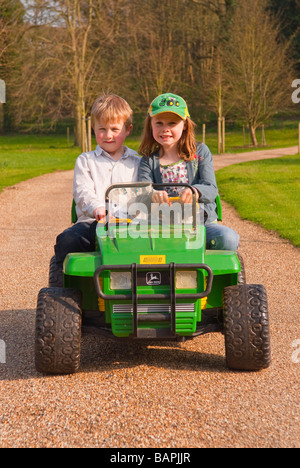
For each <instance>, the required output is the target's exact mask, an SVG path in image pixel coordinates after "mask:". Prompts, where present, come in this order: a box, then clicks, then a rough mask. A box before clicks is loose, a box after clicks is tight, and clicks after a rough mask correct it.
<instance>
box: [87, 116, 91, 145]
mask: <svg viewBox="0 0 300 468" xmlns="http://www.w3.org/2000/svg"><path fill="white" fill-rule="evenodd" d="M87 122H88V151H92V123H91V116H89V117H88V119H87Z"/></svg>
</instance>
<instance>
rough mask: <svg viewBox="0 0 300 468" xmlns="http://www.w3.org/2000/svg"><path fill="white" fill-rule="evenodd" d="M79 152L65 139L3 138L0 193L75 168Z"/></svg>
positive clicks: (1, 137) (41, 136)
mask: <svg viewBox="0 0 300 468" xmlns="http://www.w3.org/2000/svg"><path fill="white" fill-rule="evenodd" d="M79 153H80V150H79V148H74V147H67V139H66V137H64V136H44V135H16V136H0V192H1V190H3V188H4V187H8V186H10V185H15V184H17V183H18V182H21V181H23V180H27V179H31V178H32V177H37V176H39V175H42V174H47V173H50V172H54V171H56V170H68V169H73V168H74V165H75V160H76V157H77V156H78V155H79Z"/></svg>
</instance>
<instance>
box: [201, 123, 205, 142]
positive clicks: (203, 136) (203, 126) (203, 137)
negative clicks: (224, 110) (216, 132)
mask: <svg viewBox="0 0 300 468" xmlns="http://www.w3.org/2000/svg"><path fill="white" fill-rule="evenodd" d="M205 130H206V125H205V124H203V125H202V142H203V143H205Z"/></svg>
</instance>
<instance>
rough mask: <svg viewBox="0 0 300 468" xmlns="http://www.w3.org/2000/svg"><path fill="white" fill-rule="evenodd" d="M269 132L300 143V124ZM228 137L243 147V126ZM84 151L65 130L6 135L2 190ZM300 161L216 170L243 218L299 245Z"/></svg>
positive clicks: (276, 139)
mask: <svg viewBox="0 0 300 468" xmlns="http://www.w3.org/2000/svg"><path fill="white" fill-rule="evenodd" d="M268 132H270V133H268ZM266 138H267V142H268V140H269V141H270V142H272V146H273V147H288V146H295V145H297V129H296V127H295V124H293V125H286V127H285V128H273V130H272V131H271V129H269V130H268V131H267V130H266ZM199 140H201V137H200V136H199ZM227 141H228V143H230V145H231V146H230V147H227V151H230V152H241V148H237V146H238V145H243V136H242V134H241V132H236V131H235V132H228V134H227ZM206 143H207V144H208V146H209V147H210V148H211V150H212V152H213V153H215V152H216V135H215V134H210V133H208V134H207V139H206ZM94 144H95V143H94ZM126 144H127V145H128V146H129V147H131V148H133V149H135V150H137V149H138V147H139V138H137V137H130V138H128V139H127V140H126ZM70 145H71V144H70ZM93 147H94V146H93ZM228 148H230V149H228ZM245 151H249V148H245ZM80 152H81V151H80V148H78V147H73V146H68V144H67V139H66V136H64V135H54V136H53V135H48V136H47V135H15V136H12V135H11V136H0V192H1V190H2V189H3V188H4V187H7V186H10V185H15V184H17V183H18V182H21V181H23V180H27V179H30V178H33V177H37V176H39V175H42V174H46V173H50V172H54V171H57V170H72V169H74V165H75V161H76V158H77V156H78V155H79V154H80ZM299 163H300V157H299V156H287V157H285V158H279V159H274V160H272V159H270V160H264V161H258V162H253V163H252V162H251V163H243V164H242V165H240V164H239V165H234V166H231V167H228V168H224V169H222V170H219V171H217V173H216V174H217V180H218V185H219V189H220V193H221V197H222V199H224V200H226V201H228V202H229V203H230V204H231V205H233V206H235V207H236V209H237V210H238V212H239V213H240V215H241V216H242V217H243V218H247V219H250V220H252V221H255V222H257V223H259V224H261V225H262V226H264V227H265V228H267V229H273V230H276V231H277V232H278V233H279V234H280V235H281V236H283V237H285V238H287V239H289V240H290V241H291V242H293V243H294V244H295V245H297V246H298V247H299V246H300V233H299V224H300V217H299V216H300V215H299V206H300V203H299V202H300V186H299V178H300V164H299Z"/></svg>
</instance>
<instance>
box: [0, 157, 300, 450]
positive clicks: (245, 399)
mask: <svg viewBox="0 0 300 468" xmlns="http://www.w3.org/2000/svg"><path fill="white" fill-rule="evenodd" d="M236 157H237V156H236ZM243 157H244V158H245V159H244V160H246V158H247V157H246V156H243ZM269 157H270V156H269ZM222 158H223V159H222ZM226 158H227V159H226ZM226 161H229V163H231V162H232V161H231V162H230V155H229V156H223V157H221V156H217V157H215V164H216V169H218V168H219V167H221V166H222V165H224V164H226ZM72 177H73V173H72V172H57V173H55V174H51V175H44V176H41V177H38V178H36V179H32V180H30V181H27V182H23V183H20V184H18V185H17V186H15V187H12V188H9V189H6V190H5V191H4V192H3V193H2V194H0V219H1V226H0V256H1V261H0V280H1V281H0V340H1V341H0V361H1V360H2V361H6V362H2V363H1V362H0V447H19V448H21V447H108V448H112V447H115V448H125V447H133V448H146V447H153V448H159V447H163V448H168V447H169V448H192V447H281V448H283V447H299V445H300V443H299V440H300V437H299V436H300V434H299V371H300V352H298V351H299V350H300V326H299V303H300V300H299V291H300V282H299V257H300V254H299V249H296V248H294V247H293V246H292V245H291V244H290V243H289V242H288V241H285V240H283V239H281V238H280V237H279V236H277V235H276V234H274V233H272V232H266V231H264V230H263V229H262V228H260V227H258V226H255V225H254V224H252V223H250V222H248V221H242V220H241V219H240V218H239V216H238V215H237V214H236V212H235V211H234V210H233V209H232V208H231V207H229V206H228V205H226V204H223V217H224V220H223V222H224V224H226V225H228V226H231V227H232V228H234V229H236V230H237V231H238V232H239V234H240V237H241V246H240V252H241V253H242V255H243V257H244V261H245V266H246V272H247V282H249V283H262V284H264V285H265V287H266V289H267V293H268V300H269V312H270V321H271V345H272V364H271V367H270V368H269V369H267V370H263V371H261V372H258V373H248V372H233V371H229V370H228V369H227V368H226V367H225V350H224V338H223V336H222V335H221V334H209V335H205V336H203V337H198V338H197V339H195V340H193V341H189V342H186V343H183V344H181V343H180V344H173V343H171V344H161V345H160V344H153V345H147V346H146V345H143V344H137V343H134V344H132V343H119V342H115V341H112V340H109V339H105V338H102V337H91V336H85V337H84V338H83V345H82V348H83V349H82V364H81V371H80V372H79V373H77V374H75V375H71V376H51V377H45V376H42V375H40V374H38V373H37V372H36V370H35V367H34V327H35V306H36V297H37V293H38V291H39V289H40V288H42V287H44V286H47V282H48V265H49V259H50V257H51V256H52V254H53V244H54V241H55V238H56V235H57V234H58V233H59V232H61V231H62V230H63V229H65V228H66V227H67V226H69V224H70V207H71V202H72ZM297 340H298V341H297ZM296 346H298V347H296ZM4 358H5V359H4Z"/></svg>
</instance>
